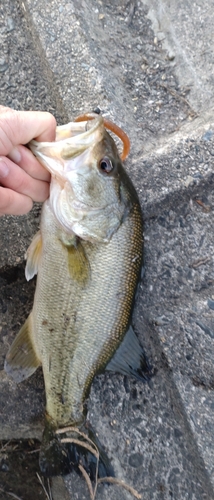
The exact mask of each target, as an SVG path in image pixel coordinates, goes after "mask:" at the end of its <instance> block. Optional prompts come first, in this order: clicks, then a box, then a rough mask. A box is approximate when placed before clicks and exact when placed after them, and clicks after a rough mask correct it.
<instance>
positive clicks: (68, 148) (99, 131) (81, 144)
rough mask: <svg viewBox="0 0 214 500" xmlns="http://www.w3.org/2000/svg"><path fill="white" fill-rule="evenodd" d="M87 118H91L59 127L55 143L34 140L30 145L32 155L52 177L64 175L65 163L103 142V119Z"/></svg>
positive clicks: (92, 116) (94, 115)
mask: <svg viewBox="0 0 214 500" xmlns="http://www.w3.org/2000/svg"><path fill="white" fill-rule="evenodd" d="M86 116H91V118H90V119H89V120H85V121H80V122H78V121H77V122H70V123H67V124H66V125H60V126H58V127H57V128H56V139H55V141H54V142H38V141H35V140H32V141H31V142H30V143H29V144H28V146H29V148H30V149H31V151H32V153H33V154H34V155H35V156H36V157H37V158H38V159H39V160H40V162H41V163H42V164H43V165H44V167H45V168H46V169H47V170H48V171H49V172H50V173H51V174H52V175H54V174H56V173H57V172H58V174H59V175H63V165H64V161H66V160H69V159H71V158H75V157H76V156H79V155H80V154H81V153H83V152H84V151H85V150H87V149H89V148H90V147H92V146H93V145H94V144H95V143H96V142H98V141H100V140H102V138H103V136H104V134H105V127H104V120H103V117H102V116H99V115H96V114H95V113H94V114H92V113H91V115H86ZM77 120H78V118H77ZM63 160H64V161H63Z"/></svg>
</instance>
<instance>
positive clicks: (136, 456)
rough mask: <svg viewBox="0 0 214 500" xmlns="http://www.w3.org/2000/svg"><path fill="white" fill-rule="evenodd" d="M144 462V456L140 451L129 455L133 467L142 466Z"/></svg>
mask: <svg viewBox="0 0 214 500" xmlns="http://www.w3.org/2000/svg"><path fill="white" fill-rule="evenodd" d="M142 463H143V456H142V455H141V454H140V453H133V455H131V456H130V457H129V465H131V467H135V468H137V467H140V466H141V465H142Z"/></svg>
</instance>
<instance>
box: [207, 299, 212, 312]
mask: <svg viewBox="0 0 214 500" xmlns="http://www.w3.org/2000/svg"><path fill="white" fill-rule="evenodd" d="M207 305H208V307H209V308H210V309H213V310H214V300H211V299H208V301H207Z"/></svg>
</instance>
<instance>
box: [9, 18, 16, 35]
mask: <svg viewBox="0 0 214 500" xmlns="http://www.w3.org/2000/svg"><path fill="white" fill-rule="evenodd" d="M14 29H15V22H14V20H13V18H12V17H8V18H7V31H9V32H10V31H13V30H14Z"/></svg>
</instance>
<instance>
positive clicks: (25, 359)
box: [4, 316, 41, 383]
mask: <svg viewBox="0 0 214 500" xmlns="http://www.w3.org/2000/svg"><path fill="white" fill-rule="evenodd" d="M40 364H41V363H40V361H39V359H38V357H37V355H36V353H35V351H34V349H33V346H32V342H31V316H29V317H28V318H27V320H26V321H25V323H24V325H23V327H22V328H21V330H20V331H19V333H18V335H17V337H16V338H15V340H14V342H13V343H12V346H11V348H10V350H9V352H8V354H7V356H6V360H5V364H4V369H5V371H6V372H7V374H8V375H9V376H10V377H12V378H13V380H15V382H17V383H19V382H22V380H25V379H26V378H28V377H30V375H32V374H33V373H34V372H35V371H36V369H37V368H38V366H40Z"/></svg>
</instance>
